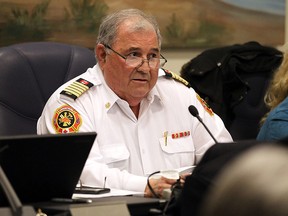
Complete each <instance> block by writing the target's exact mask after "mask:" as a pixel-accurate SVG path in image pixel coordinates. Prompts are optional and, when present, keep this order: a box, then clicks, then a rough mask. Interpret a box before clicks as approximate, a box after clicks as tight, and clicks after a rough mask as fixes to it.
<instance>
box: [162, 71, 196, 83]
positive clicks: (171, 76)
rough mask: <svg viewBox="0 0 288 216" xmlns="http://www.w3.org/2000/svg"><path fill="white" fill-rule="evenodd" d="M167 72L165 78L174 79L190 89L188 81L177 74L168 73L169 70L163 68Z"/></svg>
mask: <svg viewBox="0 0 288 216" xmlns="http://www.w3.org/2000/svg"><path fill="white" fill-rule="evenodd" d="M162 69H163V70H164V72H165V76H166V77H169V78H173V79H175V80H177V81H179V82H181V83H183V84H184V85H186V86H187V87H188V88H190V87H191V86H190V84H189V82H188V81H187V80H185V79H184V78H182V77H181V76H179V75H178V74H175V73H173V72H171V71H168V70H167V69H164V68H162Z"/></svg>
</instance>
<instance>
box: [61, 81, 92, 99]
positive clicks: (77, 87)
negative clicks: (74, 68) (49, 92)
mask: <svg viewBox="0 0 288 216" xmlns="http://www.w3.org/2000/svg"><path fill="white" fill-rule="evenodd" d="M92 86H93V84H92V83H91V82H89V81H87V80H85V79H83V78H80V79H78V80H76V81H74V82H73V83H71V84H70V85H69V86H67V87H66V88H65V89H64V90H63V91H62V92H61V93H60V94H62V95H66V96H68V97H69V98H72V99H73V100H76V99H77V98H78V97H80V96H81V95H82V94H83V93H84V92H86V91H87V90H88V89H90V88H91V87H92Z"/></svg>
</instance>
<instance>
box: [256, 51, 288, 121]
mask: <svg viewBox="0 0 288 216" xmlns="http://www.w3.org/2000/svg"><path fill="white" fill-rule="evenodd" d="M287 96H288V52H285V54H284V56H283V60H282V63H281V65H280V67H279V68H278V69H277V70H276V71H275V72H274V75H273V78H272V80H271V82H270V84H269V86H268V89H267V92H266V94H265V97H264V102H265V104H266V106H267V108H268V109H269V112H267V113H266V114H265V115H264V117H263V118H262V119H261V121H260V125H263V123H264V122H265V120H266V118H267V116H268V114H269V113H270V112H271V110H273V109H274V108H275V107H276V106H277V105H278V104H280V103H281V102H282V101H283V100H284V99H285V98H286V97H287Z"/></svg>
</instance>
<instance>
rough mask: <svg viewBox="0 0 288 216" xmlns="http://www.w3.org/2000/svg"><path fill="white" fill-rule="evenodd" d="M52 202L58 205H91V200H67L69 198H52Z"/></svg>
mask: <svg viewBox="0 0 288 216" xmlns="http://www.w3.org/2000/svg"><path fill="white" fill-rule="evenodd" d="M52 201H53V202H59V203H71V204H72V203H92V200H91V199H80V198H76V199H69V198H53V199H52Z"/></svg>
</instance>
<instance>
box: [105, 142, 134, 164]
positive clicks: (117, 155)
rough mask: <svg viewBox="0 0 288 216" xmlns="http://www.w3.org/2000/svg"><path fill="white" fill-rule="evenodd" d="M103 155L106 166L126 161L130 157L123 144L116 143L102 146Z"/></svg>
mask: <svg viewBox="0 0 288 216" xmlns="http://www.w3.org/2000/svg"><path fill="white" fill-rule="evenodd" d="M101 153H102V155H103V157H104V160H105V163H106V164H110V163H117V162H121V161H125V160H127V159H128V158H129V157H130V154H129V151H128V149H127V147H126V146H125V144H122V143H114V144H109V145H105V146H102V147H101Z"/></svg>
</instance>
